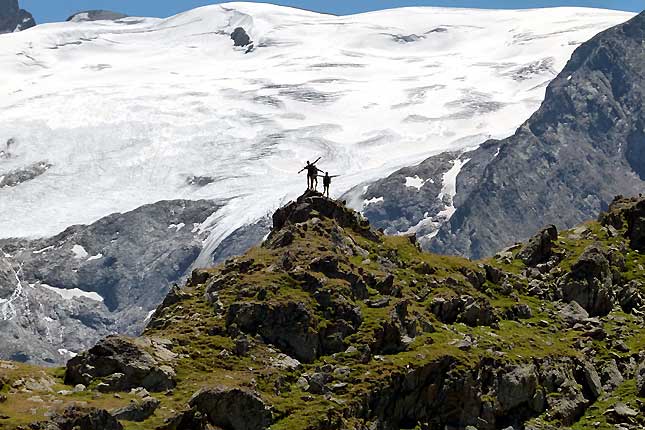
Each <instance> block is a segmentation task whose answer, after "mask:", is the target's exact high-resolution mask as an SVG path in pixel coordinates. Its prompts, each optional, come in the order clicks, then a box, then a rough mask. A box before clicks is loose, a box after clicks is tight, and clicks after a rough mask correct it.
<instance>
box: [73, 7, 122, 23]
mask: <svg viewBox="0 0 645 430" xmlns="http://www.w3.org/2000/svg"><path fill="white" fill-rule="evenodd" d="M127 17H128V15H125V14H123V13H119V12H112V11H109V10H85V11H82V12H76V13H75V14H74V15H72V16H70V17H69V18H67V21H70V22H85V21H117V20H119V19H123V18H127Z"/></svg>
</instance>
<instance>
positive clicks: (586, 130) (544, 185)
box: [432, 13, 645, 257]
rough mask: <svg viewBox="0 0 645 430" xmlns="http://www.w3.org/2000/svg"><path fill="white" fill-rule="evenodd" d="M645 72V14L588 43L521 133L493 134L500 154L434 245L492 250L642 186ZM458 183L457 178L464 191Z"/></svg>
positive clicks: (573, 220)
mask: <svg viewBox="0 0 645 430" xmlns="http://www.w3.org/2000/svg"><path fill="white" fill-rule="evenodd" d="M643 71H645V13H641V14H640V15H638V16H637V17H635V18H634V19H632V20H630V21H629V22H627V23H625V24H623V25H619V26H617V27H615V28H612V29H610V30H607V31H605V32H603V33H601V34H600V35H598V36H596V37H594V38H593V39H592V40H590V41H589V42H586V43H584V44H583V45H582V46H581V47H579V48H578V49H577V50H576V51H575V52H574V54H573V56H572V58H571V60H570V61H569V63H568V64H567V65H566V67H565V68H564V70H563V71H562V72H561V73H560V74H559V75H558V77H557V78H556V79H555V80H554V81H553V82H552V83H551V84H550V85H549V87H548V88H547V93H546V98H545V100H544V103H543V104H542V106H541V107H540V109H539V110H538V111H537V112H536V113H535V114H534V115H533V116H532V117H531V118H530V119H529V120H528V121H527V122H526V123H525V124H524V125H522V127H520V128H519V129H518V131H517V132H516V134H515V135H514V136H512V137H510V138H508V139H505V140H502V141H499V142H488V143H487V145H486V147H487V148H489V151H490V148H491V147H493V146H494V147H496V151H497V150H498V155H497V156H496V157H493V158H492V160H491V161H490V163H488V165H487V166H486V168H485V169H484V171H483V172H482V174H481V176H476V177H477V178H478V181H477V185H476V186H474V187H473V188H472V189H471V191H470V192H468V193H467V194H465V195H464V196H462V202H463V203H462V204H461V205H460V206H459V207H458V208H457V210H456V212H455V214H454V216H453V217H452V219H451V220H450V223H449V224H446V225H445V227H444V228H442V230H441V231H440V232H439V234H438V236H437V239H436V240H435V242H434V243H433V244H432V249H434V250H437V251H442V252H451V251H452V252H454V251H456V252H459V253H463V254H467V255H470V256H474V257H478V256H482V255H488V254H491V253H492V252H494V251H495V249H496V248H499V246H500V245H509V244H512V243H513V242H514V241H517V240H519V239H522V238H526V237H528V236H529V235H530V234H531V232H532V231H534V230H535V229H537V228H539V227H540V226H542V225H545V224H551V223H553V224H556V225H558V226H560V227H571V226H572V225H575V224H577V223H579V222H581V221H582V220H584V219H586V218H588V217H590V216H592V215H594V214H597V213H599V212H600V211H601V210H604V209H605V208H606V207H607V206H608V204H609V203H610V202H611V200H612V198H613V197H614V196H615V195H617V194H637V193H640V192H643V191H644V190H645V157H644V155H645V111H644V110H643V105H644V104H645V74H644V73H643ZM481 151H486V149H482V150H481ZM467 180H468V173H467V171H464V174H463V176H462V177H461V181H467ZM459 185H460V178H459V177H458V178H457V187H458V188H457V190H458V191H457V193H459ZM464 188H465V189H468V187H467V186H466V187H464Z"/></svg>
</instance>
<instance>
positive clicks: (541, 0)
mask: <svg viewBox="0 0 645 430" xmlns="http://www.w3.org/2000/svg"><path fill="white" fill-rule="evenodd" d="M19 3H20V6H21V7H22V8H24V9H27V10H28V11H29V12H31V13H32V14H33V15H34V16H35V18H36V21H37V22H41V23H42V22H54V21H64V20H65V19H66V18H67V17H68V16H69V15H72V14H73V13H75V12H78V11H81V10H87V9H107V10H113V11H116V12H122V13H126V14H128V15H136V16H158V17H167V16H170V15H174V14H177V13H179V12H183V11H186V10H188V9H193V8H195V7H198V6H204V5H208V4H213V3H221V2H219V1H213V0H210V1H209V0H19ZM271 3H276V4H281V5H285V6H296V7H300V8H304V9H310V10H315V11H319V12H327V13H334V14H339V15H347V14H351V13H357V12H366V11H370V10H379V9H388V8H393V7H402V6H422V5H426V6H445V7H473V8H493V9H497V8H506V9H509V8H512V9H520V8H531V7H550V6H587V7H598V8H606V9H618V10H628V11H634V12H639V11H641V10H643V8H645V6H644V2H643V0H398V1H393V0H276V1H273V2H271Z"/></svg>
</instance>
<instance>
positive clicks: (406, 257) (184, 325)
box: [0, 220, 645, 430]
mask: <svg viewBox="0 0 645 430" xmlns="http://www.w3.org/2000/svg"><path fill="white" fill-rule="evenodd" d="M586 227H587V231H586V232H585V234H584V235H582V237H578V236H579V235H577V234H574V233H572V232H571V231H569V232H562V233H561V234H560V239H559V241H558V245H557V246H558V250H562V251H566V253H567V258H565V259H564V260H563V261H562V262H561V263H560V267H561V268H562V270H567V269H568V268H569V267H570V265H571V264H572V262H573V261H575V259H576V258H577V257H578V256H579V255H580V253H581V252H582V251H583V250H584V248H585V247H586V246H587V245H588V244H591V243H592V242H594V241H601V242H602V243H603V244H604V245H605V246H611V245H619V244H620V242H622V241H623V240H624V239H623V238H622V237H621V236H618V237H616V238H610V237H608V236H607V234H606V232H605V231H603V230H602V229H601V227H600V225H599V224H598V223H595V222H591V223H588V224H586ZM335 228H336V227H335V226H334V225H333V224H332V222H331V221H329V220H325V221H323V223H322V229H308V230H307V231H302V233H303V236H302V237H300V236H296V240H295V242H294V243H293V244H291V245H290V246H289V249H290V250H291V252H292V255H295V256H296V259H297V262H298V263H297V264H301V265H302V266H303V267H306V266H307V265H308V262H310V261H311V260H313V259H314V258H316V257H319V256H321V255H325V254H329V253H330V252H331V253H332V254H334V255H341V254H342V253H341V251H340V249H339V248H338V246H337V245H338V244H337V243H335V242H334V241H333V240H332V237H331V235H330V234H329V232H331V231H333V230H334V229H335ZM345 233H346V234H347V235H348V236H349V237H351V239H352V241H353V242H354V243H355V244H356V245H358V246H360V248H362V249H364V250H366V251H367V252H368V253H369V255H368V256H364V255H358V254H357V255H351V256H348V257H347V258H346V259H341V261H343V263H342V264H346V267H345V268H346V269H347V270H350V271H355V270H357V269H358V267H361V268H362V269H363V270H364V271H366V272H371V273H372V274H373V275H374V276H375V277H376V278H381V277H383V276H385V274H386V272H391V273H393V274H394V275H395V276H396V280H397V281H396V285H398V286H400V287H401V289H402V296H403V297H402V299H408V300H409V303H410V305H409V308H408V309H409V312H410V313H413V314H417V315H419V316H422V317H423V318H425V319H427V320H428V321H430V322H431V323H432V324H433V325H434V327H435V328H436V329H437V330H436V332H434V333H425V334H421V335H419V336H417V338H416V339H415V340H414V342H413V343H412V344H411V345H410V347H409V348H408V350H407V351H405V352H402V353H398V354H392V355H387V356H376V357H373V358H372V359H371V360H370V361H369V362H368V363H362V362H361V360H360V358H359V357H358V356H357V354H348V353H339V354H334V355H333V356H324V357H320V358H319V359H317V360H316V361H315V362H314V363H311V364H306V365H303V366H302V368H300V369H298V370H284V369H280V368H277V367H276V366H272V365H270V363H272V360H273V361H275V360H278V359H279V357H278V354H279V351H278V350H277V348H274V347H272V346H271V345H266V344H264V343H262V342H253V343H252V345H253V346H252V349H251V351H250V353H249V354H248V355H246V356H236V355H235V354H233V353H231V351H232V350H233V349H234V342H233V340H232V339H231V338H229V337H227V336H218V335H215V336H213V335H209V332H211V331H212V329H213V327H220V328H222V332H223V331H224V330H223V329H224V325H225V322H224V319H223V318H222V317H221V316H217V315H215V314H214V312H213V311H212V307H211V306H210V305H209V304H208V303H207V302H206V300H205V298H204V292H205V285H197V286H186V287H185V288H184V291H185V292H186V293H187V294H188V298H187V299H186V300H183V301H181V302H180V303H177V304H175V305H173V306H170V307H169V308H166V309H165V310H164V311H163V313H162V317H163V320H164V321H166V323H165V326H164V327H163V328H160V329H148V330H147V332H146V333H145V334H146V335H148V336H160V337H164V338H168V339H171V340H172V343H173V352H175V353H178V354H180V358H179V359H178V361H177V363H176V366H175V367H176V370H177V374H178V381H179V383H178V387H177V388H176V389H175V390H173V391H172V392H171V393H167V394H166V395H164V394H155V396H156V397H157V398H158V399H159V400H161V402H162V405H161V408H160V409H159V410H158V411H157V413H156V414H155V415H154V416H153V417H152V418H150V419H149V420H147V421H146V422H144V423H131V422H124V423H123V424H124V426H125V428H126V429H132V430H135V429H150V428H154V427H155V426H157V425H159V424H161V423H162V422H163V420H164V419H165V418H167V417H169V416H171V415H172V414H173V413H174V412H175V411H178V410H181V409H182V408H184V407H185V405H186V403H187V401H188V399H189V398H190V396H191V395H192V394H193V393H194V392H195V391H197V390H198V389H199V388H201V387H204V386H209V385H230V386H247V387H252V388H254V389H256V390H258V391H259V392H260V393H261V395H262V397H263V398H264V399H265V401H267V402H268V403H269V404H271V405H273V407H274V412H275V416H277V417H278V420H277V422H276V424H275V425H274V426H273V427H272V428H273V429H274V430H286V429H304V428H309V427H315V426H316V425H317V424H319V423H320V422H323V421H324V420H326V419H328V418H329V417H330V416H332V417H333V416H335V415H338V414H340V413H341V412H342V411H343V410H344V409H346V408H350V407H352V405H354V404H355V402H357V401H360V399H363V398H365V397H366V396H367V395H368V394H369V393H370V392H372V391H374V390H375V389H376V388H377V387H383V386H386V385H387V384H388V381H390V380H391V378H392V377H393V375H396V374H398V373H401V372H405V371H406V369H410V368H412V369H413V368H416V367H419V366H422V365H424V364H426V363H431V362H433V361H435V360H437V359H438V358H440V357H444V356H451V357H454V359H455V360H457V361H458V362H459V363H461V365H463V366H465V367H468V368H469V367H472V366H474V365H476V364H477V363H478V362H479V360H480V359H481V358H483V357H487V356H492V355H493V354H494V355H495V357H497V358H498V359H499V357H500V354H499V352H494V351H493V347H495V349H497V350H498V351H501V353H503V355H501V356H503V357H504V358H503V359H504V360H507V361H508V362H518V361H523V360H525V359H528V358H529V357H542V356H548V357H558V356H576V355H578V354H579V352H578V351H577V350H576V349H575V348H574V347H573V341H574V339H576V338H577V337H578V335H579V334H580V333H578V332H576V331H574V330H567V329H565V328H564V327H563V326H562V325H561V323H560V321H558V320H557V319H553V317H552V316H551V317H550V315H553V312H549V311H553V310H554V306H555V305H554V304H553V303H545V302H543V301H541V300H539V299H536V298H534V297H529V296H526V295H523V294H518V293H517V292H515V293H514V297H510V296H509V295H506V294H504V293H503V292H502V288H501V287H500V286H499V285H494V284H491V283H490V282H487V283H486V284H485V289H484V292H479V291H477V290H475V289H474V288H473V286H472V285H471V284H470V283H469V282H468V281H467V280H466V278H465V276H464V275H463V271H464V269H470V270H473V271H476V270H480V271H481V269H478V264H479V263H482V262H471V261H469V260H466V259H462V258H458V257H446V256H438V255H433V254H428V253H423V252H420V251H419V250H418V249H417V247H416V246H415V245H413V244H412V243H411V242H410V241H409V239H408V238H406V237H383V238H382V240H380V241H370V240H368V239H365V238H364V237H362V236H361V235H359V234H357V233H356V232H353V231H345ZM283 252H284V249H278V250H271V249H267V248H263V247H256V248H254V249H252V250H250V251H249V252H248V253H247V254H246V255H245V256H244V258H245V259H252V260H253V262H254V263H253V264H254V269H252V270H251V271H250V273H247V274H241V275H239V276H237V277H236V278H235V280H234V281H233V282H231V283H230V284H229V285H227V286H226V287H225V288H224V289H223V290H222V292H221V295H220V298H221V300H222V302H223V303H224V305H225V307H226V306H228V305H230V304H231V303H233V302H235V301H238V300H256V298H255V294H256V293H257V290H258V289H259V288H263V287H264V288H266V289H267V291H268V295H267V298H266V299H265V300H266V302H270V303H279V302H284V301H293V300H296V301H301V302H303V303H305V304H306V305H307V306H308V307H309V308H310V309H312V312H313V313H314V314H315V315H316V319H317V324H318V325H319V326H322V325H324V324H326V320H325V317H324V315H323V313H322V312H321V311H320V309H318V307H317V305H316V302H315V300H314V299H313V298H312V296H311V294H309V293H308V292H305V291H303V290H302V289H301V287H300V286H299V285H298V283H297V282H296V281H294V280H293V279H292V278H290V277H289V276H287V275H286V274H285V273H284V272H282V271H280V270H272V269H270V268H271V267H272V266H275V264H276V262H278V261H280V258H281V256H282V254H283ZM382 258H387V259H388V260H389V261H392V262H393V263H395V265H396V268H394V269H392V268H390V269H388V270H387V271H386V270H385V269H384V267H383V265H382V264H380V263H379V260H380V259H382ZM423 263H427V264H428V265H429V266H430V267H432V268H434V269H436V271H435V272H434V273H433V274H431V275H424V274H420V273H418V272H417V271H415V270H413V268H414V267H419V266H420V265H422V264H423ZM486 263H489V264H491V265H494V266H496V267H499V268H500V269H502V270H505V271H507V272H510V273H519V272H521V271H522V269H523V265H522V263H521V262H519V260H514V261H513V263H512V264H503V263H501V262H499V261H497V260H494V259H491V260H490V261H486ZM642 266H645V256H643V255H641V254H638V253H636V252H634V251H630V252H629V254H627V269H626V271H625V272H624V276H625V277H626V278H628V279H638V280H641V281H643V282H644V283H645V272H644V271H643V270H642ZM220 270H222V267H218V268H214V269H212V270H210V272H212V273H213V274H214V276H215V275H217V274H218V273H219V272H220ZM327 285H328V286H330V287H333V288H335V289H336V290H337V291H344V292H348V291H349V284H348V283H347V282H346V281H343V280H339V279H334V280H329V283H328V284H327ZM240 291H243V292H244V293H245V294H244V295H246V296H248V297H246V298H240V297H239V296H240ZM428 292H429V294H428V295H427V297H425V299H423V300H421V299H420V298H419V297H420V296H421V297H422V296H423V295H425V293H428ZM370 293H371V295H372V296H373V297H371V298H378V292H377V291H375V290H373V289H370ZM453 294H470V295H473V296H484V297H486V298H487V299H488V300H490V302H491V304H492V305H493V306H494V307H495V308H496V309H497V310H498V311H502V310H503V309H504V308H506V307H508V306H511V305H513V304H515V303H518V302H519V303H525V304H527V305H529V306H530V307H531V310H532V312H533V315H534V316H533V317H532V318H530V319H528V320H522V321H520V322H516V321H507V320H501V321H500V323H499V328H491V327H485V326H483V327H468V326H466V325H464V324H453V325H444V324H442V323H440V322H438V321H437V320H436V318H435V317H434V316H433V315H432V313H431V312H430V311H429V304H430V302H431V301H432V299H433V298H434V297H437V296H449V295H453ZM348 295H349V294H348ZM397 301H398V300H393V301H391V303H390V304H389V306H387V307H386V308H382V309H371V308H369V307H367V306H366V305H365V304H364V303H362V302H360V301H359V302H357V303H358V304H359V305H360V307H361V311H362V315H363V323H362V325H361V326H360V329H359V331H358V332H357V333H355V334H353V335H351V337H350V338H349V339H348V341H349V343H351V344H356V345H360V344H363V343H368V342H369V341H370V340H371V339H372V338H373V337H374V336H373V333H374V330H376V329H377V328H378V327H379V326H380V324H381V322H382V321H383V319H384V318H385V317H386V316H387V315H388V314H389V313H390V311H391V310H392V308H393V306H394V304H395V303H396V302H397ZM610 317H611V318H604V319H603V321H604V322H605V328H606V329H607V331H608V332H612V331H615V330H620V329H621V326H628V327H629V328H630V329H631V330H630V331H631V332H632V334H631V335H630V337H629V338H627V339H625V342H626V343H627V344H628V346H629V347H630V349H631V351H632V352H634V351H640V350H643V349H644V347H645V345H644V344H645V333H644V330H643V327H642V320H640V319H638V318H636V317H634V316H633V315H626V314H623V313H618V312H617V313H615V314H614V313H612V314H610ZM545 321H546V322H547V323H548V324H545V323H544V322H545ZM464 335H470V336H472V337H473V338H474V339H476V341H477V345H478V346H477V348H475V349H472V350H470V351H468V352H464V351H461V350H459V349H458V348H457V347H456V346H455V345H454V343H455V341H458V340H460V339H463V337H464ZM598 348H599V350H600V351H603V348H605V346H604V345H603V344H602V343H600V344H599V345H598ZM607 353H608V352H607ZM268 363H269V365H267V364H268ZM324 364H334V365H342V366H348V367H349V368H350V369H351V373H350V374H349V376H348V377H347V378H346V382H348V383H349V384H348V386H347V388H346V391H345V392H338V393H334V394H333V395H331V396H329V395H327V396H325V395H315V394H311V393H308V392H304V391H302V390H301V389H300V388H298V385H297V379H298V377H299V376H300V375H301V374H302V373H303V372H305V371H309V372H313V371H315V370H316V369H318V368H320V366H322V365H324ZM40 373H44V374H45V376H46V377H47V378H51V379H53V380H54V381H55V383H56V385H55V386H54V387H53V390H54V391H53V392H38V391H34V392H30V393H20V392H19V393H9V386H8V385H7V386H5V388H4V389H3V390H2V392H3V393H4V394H6V395H7V396H8V401H6V402H4V403H0V416H2V417H3V418H2V419H0V428H13V427H15V426H16V425H21V424H26V423H28V422H32V421H34V420H39V419H44V414H45V412H48V411H51V410H56V409H60V408H62V407H64V406H66V405H68V404H71V403H74V402H77V403H78V402H87V404H89V405H92V406H96V407H100V408H106V409H111V408H114V407H118V406H123V405H125V404H127V403H128V402H129V401H130V399H131V398H132V397H133V396H132V395H130V394H127V393H121V394H120V397H121V398H115V397H114V395H111V394H98V393H94V392H91V391H88V392H84V393H78V394H74V395H71V396H61V395H58V394H56V392H57V391H58V390H62V389H67V390H69V389H71V387H65V386H64V385H63V383H62V374H63V370H62V369H40V368H35V367H32V366H26V365H21V364H13V365H12V367H11V368H7V367H6V366H4V367H2V366H0V377H2V378H4V379H5V380H7V381H9V385H10V384H11V383H12V381H15V380H16V379H19V378H27V377H31V378H33V377H35V376H36V375H39V374H40ZM635 393H636V391H635V385H634V383H633V381H631V380H628V381H626V382H625V383H624V384H623V385H622V386H621V387H619V389H618V390H616V391H615V392H614V393H613V394H612V396H611V397H610V398H608V399H604V400H600V401H599V402H598V403H597V404H596V405H594V406H592V407H591V408H590V409H589V410H588V412H587V414H586V415H585V416H584V417H583V418H582V420H581V421H580V422H579V423H578V424H576V425H575V426H574V428H575V429H584V428H589V426H590V424H592V423H599V424H596V425H594V428H600V429H605V428H606V429H609V428H612V429H613V428H614V427H613V426H611V425H609V424H608V423H607V422H606V420H605V417H604V416H603V415H602V412H603V411H604V409H603V408H606V407H607V406H610V405H611V404H613V403H612V402H615V401H616V400H617V399H620V400H621V401H623V402H625V403H628V404H631V405H632V406H634V407H635V406H636V398H635ZM34 396H38V397H39V398H40V399H41V400H42V402H40V401H37V400H36V401H35V400H34V399H33V397H34Z"/></svg>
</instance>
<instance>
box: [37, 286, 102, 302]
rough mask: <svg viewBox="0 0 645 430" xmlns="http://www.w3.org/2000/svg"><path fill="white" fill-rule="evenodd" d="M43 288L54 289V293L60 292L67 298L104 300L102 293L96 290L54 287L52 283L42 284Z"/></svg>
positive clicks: (60, 294)
mask: <svg viewBox="0 0 645 430" xmlns="http://www.w3.org/2000/svg"><path fill="white" fill-rule="evenodd" d="M40 286H41V287H42V288H45V289H46V290H49V291H53V292H54V293H56V294H58V295H59V296H61V297H62V298H64V299H65V300H74V299H77V298H86V299H90V300H94V301H97V302H103V297H101V295H100V294H98V293H95V292H90V291H83V290H79V289H78V288H72V289H65V288H56V287H52V286H51V285H47V284H40Z"/></svg>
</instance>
